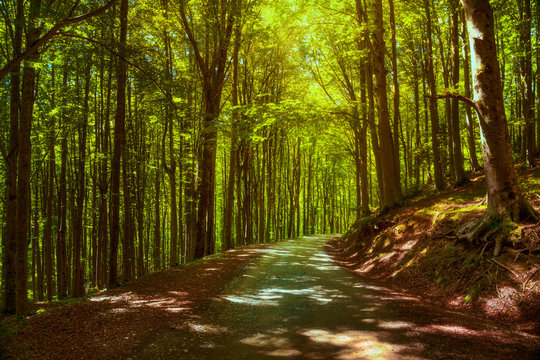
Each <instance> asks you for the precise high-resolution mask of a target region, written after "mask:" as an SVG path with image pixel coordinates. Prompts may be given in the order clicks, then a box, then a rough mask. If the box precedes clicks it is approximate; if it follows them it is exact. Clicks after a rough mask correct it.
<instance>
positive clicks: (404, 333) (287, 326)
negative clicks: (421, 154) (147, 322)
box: [130, 236, 540, 360]
mask: <svg viewBox="0 0 540 360" xmlns="http://www.w3.org/2000/svg"><path fill="white" fill-rule="evenodd" d="M329 238H330V237H329V236H314V237H306V238H302V239H298V240H291V241H287V242H283V243H280V244H277V245H275V246H274V247H271V248H267V249H262V250H261V251H263V252H264V253H263V255H262V257H260V258H259V259H258V260H256V261H254V262H253V263H252V264H251V266H250V267H249V269H248V271H247V272H246V273H245V274H243V275H242V276H240V277H237V278H236V279H235V280H233V281H232V282H231V283H230V284H229V285H228V286H227V287H226V289H225V291H223V292H222V293H221V294H220V295H219V296H218V297H215V298H213V299H212V300H209V301H208V303H207V304H205V305H204V306H203V307H202V308H201V309H200V310H199V312H198V314H197V315H198V316H199V317H198V319H196V321H190V322H189V323H185V322H184V323H182V322H179V323H178V324H174V323H173V324H170V326H169V327H168V328H166V329H163V330H160V331H159V332H157V333H156V334H155V336H154V337H153V338H152V339H150V341H146V342H144V343H143V344H141V345H140V346H139V347H138V348H137V349H136V351H134V353H133V355H132V356H131V357H130V359H192V360H195V359H231V360H233V359H250V360H251V359H253V360H255V359H538V358H540V350H539V349H540V342H539V339H538V338H536V337H533V336H531V335H528V334H523V333H519V332H514V331H512V329H510V328H508V327H505V326H504V325H502V324H495V323H489V322H486V321H485V320H481V319H477V318H471V317H470V316H467V315H464V314H460V313H455V312H449V311H443V310H440V309H438V308H437V307H434V306H433V305H426V304H423V303H422V301H420V300H419V299H417V298H412V297H409V296H406V295H403V294H400V293H396V292H393V291H391V290H389V289H385V288H381V287H378V286H375V285H373V284H370V283H369V282H366V281H364V280H362V279H361V278H359V277H357V276H356V275H354V274H351V273H350V272H347V271H346V270H344V269H342V268H340V267H339V266H338V265H337V264H336V263H334V262H333V261H332V259H331V258H330V257H329V256H328V255H327V254H326V252H325V251H324V244H325V243H326V241H327V240H328V239H329ZM207 270H211V269H207Z"/></svg>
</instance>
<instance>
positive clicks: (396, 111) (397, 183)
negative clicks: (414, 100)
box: [388, 0, 403, 200]
mask: <svg viewBox="0 0 540 360" xmlns="http://www.w3.org/2000/svg"><path fill="white" fill-rule="evenodd" d="M388 4H389V6H390V28H391V31H392V40H391V42H392V84H393V86H394V97H393V99H394V123H393V132H394V134H393V135H394V167H395V174H396V176H395V187H396V197H397V199H398V200H400V199H401V197H402V196H403V194H402V191H401V164H400V163H401V157H400V153H399V136H398V133H399V127H400V123H401V113H400V111H399V100H400V97H401V95H400V92H399V81H398V69H397V41H396V19H395V14H394V0H388Z"/></svg>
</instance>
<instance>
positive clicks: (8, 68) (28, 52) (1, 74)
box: [0, 0, 117, 80]
mask: <svg viewBox="0 0 540 360" xmlns="http://www.w3.org/2000/svg"><path fill="white" fill-rule="evenodd" d="M116 1H117V0H109V1H108V2H107V3H106V4H105V5H103V6H102V7H100V8H98V9H96V10H94V11H90V12H89V13H86V14H82V15H78V16H74V17H68V18H65V19H64V20H61V21H60V22H59V23H57V24H56V25H54V26H53V27H52V28H51V29H50V30H49V31H47V32H46V33H45V35H43V36H42V37H41V38H39V39H38V40H37V41H36V42H34V43H33V44H32V45H31V46H30V47H28V48H26V49H25V50H24V51H23V52H22V53H21V54H20V55H19V56H18V57H17V58H15V59H13V60H11V61H9V62H8V63H7V64H6V65H5V66H4V67H3V68H2V69H0V80H2V79H4V78H5V77H6V76H7V75H8V74H9V73H10V72H12V71H13V70H15V69H16V68H17V66H19V65H20V64H21V63H22V62H23V61H24V60H26V59H28V58H29V57H31V56H32V55H33V54H35V53H36V52H37V51H38V49H39V48H40V47H41V46H43V45H44V44H46V43H47V42H48V41H49V40H50V39H52V38H53V37H54V36H55V35H56V34H58V32H59V31H60V30H62V29H63V28H64V27H66V26H68V25H73V24H77V23H80V22H82V21H85V20H88V19H90V18H92V17H94V16H97V15H100V14H102V13H103V12H105V11H106V10H107V9H109V8H110V7H111V6H113V5H114V3H115V2H116Z"/></svg>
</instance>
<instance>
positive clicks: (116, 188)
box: [109, 0, 129, 287]
mask: <svg viewBox="0 0 540 360" xmlns="http://www.w3.org/2000/svg"><path fill="white" fill-rule="evenodd" d="M128 6H129V1H128V0H122V1H121V2H120V43H119V48H120V49H119V50H120V51H119V53H120V55H122V56H125V54H126V39H127V16H128ZM126 82H127V64H126V63H125V62H124V61H118V68H117V88H116V116H115V121H114V149H113V158H112V162H111V169H112V170H111V197H112V198H111V210H112V219H111V253H110V257H109V287H115V286H117V285H118V241H119V237H120V160H121V155H122V151H123V149H124V144H125V118H126Z"/></svg>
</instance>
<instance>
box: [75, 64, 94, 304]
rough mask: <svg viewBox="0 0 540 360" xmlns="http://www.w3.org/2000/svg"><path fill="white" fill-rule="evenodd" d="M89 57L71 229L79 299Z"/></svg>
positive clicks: (82, 289)
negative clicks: (74, 208) (74, 206)
mask: <svg viewBox="0 0 540 360" xmlns="http://www.w3.org/2000/svg"><path fill="white" fill-rule="evenodd" d="M90 60H91V57H90V59H88V64H87V66H86V71H85V85H84V105H83V115H82V121H81V123H80V125H79V159H78V169H77V173H76V177H77V209H76V214H75V226H74V228H73V255H74V258H73V296H75V297H79V296H82V295H83V294H84V273H83V268H82V263H81V251H82V243H83V209H84V202H85V197H86V184H85V182H86V176H85V174H86V169H85V164H86V137H87V127H88V115H89V114H88V112H89V108H88V100H89V95H90V71H91V65H90V64H91V62H90Z"/></svg>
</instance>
